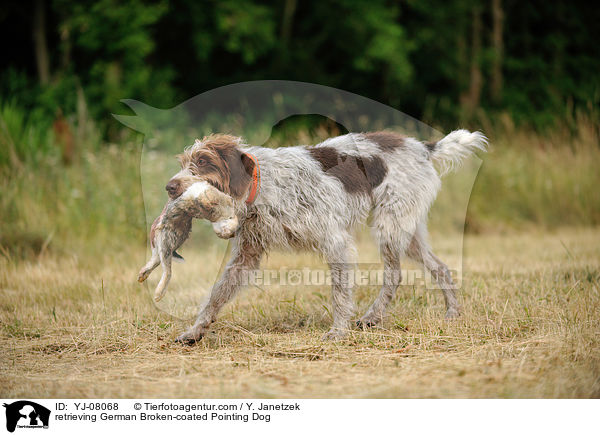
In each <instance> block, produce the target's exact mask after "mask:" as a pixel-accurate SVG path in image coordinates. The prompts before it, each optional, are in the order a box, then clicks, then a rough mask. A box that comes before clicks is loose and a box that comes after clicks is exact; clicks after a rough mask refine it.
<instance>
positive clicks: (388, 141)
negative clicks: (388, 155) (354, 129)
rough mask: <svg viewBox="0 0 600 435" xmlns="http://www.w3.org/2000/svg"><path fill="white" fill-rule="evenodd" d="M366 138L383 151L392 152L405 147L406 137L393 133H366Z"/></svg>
mask: <svg viewBox="0 0 600 435" xmlns="http://www.w3.org/2000/svg"><path fill="white" fill-rule="evenodd" d="M364 136H365V137H366V138H367V139H368V140H370V141H371V142H375V143H376V144H377V145H379V148H380V149H381V151H385V152H392V151H395V150H397V149H398V148H400V147H402V146H403V145H404V136H402V135H401V134H400V133H394V132H393V131H377V132H372V133H365V134H364Z"/></svg>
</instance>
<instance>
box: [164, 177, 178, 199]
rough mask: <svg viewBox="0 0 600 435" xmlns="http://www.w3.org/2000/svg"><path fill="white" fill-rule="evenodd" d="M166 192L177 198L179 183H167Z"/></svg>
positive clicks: (172, 181) (173, 181) (174, 181)
mask: <svg viewBox="0 0 600 435" xmlns="http://www.w3.org/2000/svg"><path fill="white" fill-rule="evenodd" d="M165 190H166V191H167V193H168V194H169V196H170V197H172V198H175V197H177V191H178V190H179V181H176V180H171V181H169V182H168V183H167V185H166V187H165Z"/></svg>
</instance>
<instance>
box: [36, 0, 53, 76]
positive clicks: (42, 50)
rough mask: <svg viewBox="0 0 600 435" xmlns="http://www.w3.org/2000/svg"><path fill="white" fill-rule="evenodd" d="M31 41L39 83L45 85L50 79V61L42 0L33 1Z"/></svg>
mask: <svg viewBox="0 0 600 435" xmlns="http://www.w3.org/2000/svg"><path fill="white" fill-rule="evenodd" d="M33 43H34V46H35V62H36V65H37V71H38V77H39V79H40V83H41V84H42V85H46V84H48V82H49V81H50V61H49V59H48V42H47V41H46V11H45V5H44V1H43V0H34V2H33Z"/></svg>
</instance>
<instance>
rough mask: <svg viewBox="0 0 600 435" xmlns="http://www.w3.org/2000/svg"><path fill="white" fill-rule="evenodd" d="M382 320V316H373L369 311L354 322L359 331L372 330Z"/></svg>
mask: <svg viewBox="0 0 600 435" xmlns="http://www.w3.org/2000/svg"><path fill="white" fill-rule="evenodd" d="M382 320H383V314H374V313H373V312H372V311H370V310H369V312H367V313H366V314H365V315H364V316H362V317H361V318H360V320H358V321H357V322H356V326H358V327H359V328H360V329H367V328H374V327H375V326H377V325H378V324H379V323H381V321H382Z"/></svg>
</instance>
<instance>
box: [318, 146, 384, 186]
mask: <svg viewBox="0 0 600 435" xmlns="http://www.w3.org/2000/svg"><path fill="white" fill-rule="evenodd" d="M307 149H308V152H309V153H310V155H311V156H312V157H313V158H314V159H315V160H317V161H318V162H319V163H320V164H321V168H322V169H323V172H326V173H327V174H329V175H331V176H333V177H336V178H337V179H338V180H340V181H341V182H342V185H343V186H344V189H345V190H346V192H348V193H370V192H371V191H372V190H373V189H374V188H375V187H377V186H379V185H380V184H381V182H382V181H383V179H384V178H385V175H386V173H387V167H386V165H385V163H384V161H383V160H382V159H381V158H380V157H379V156H372V157H355V156H349V155H345V154H340V153H338V151H337V150H336V149H335V148H331V147H315V148H307Z"/></svg>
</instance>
